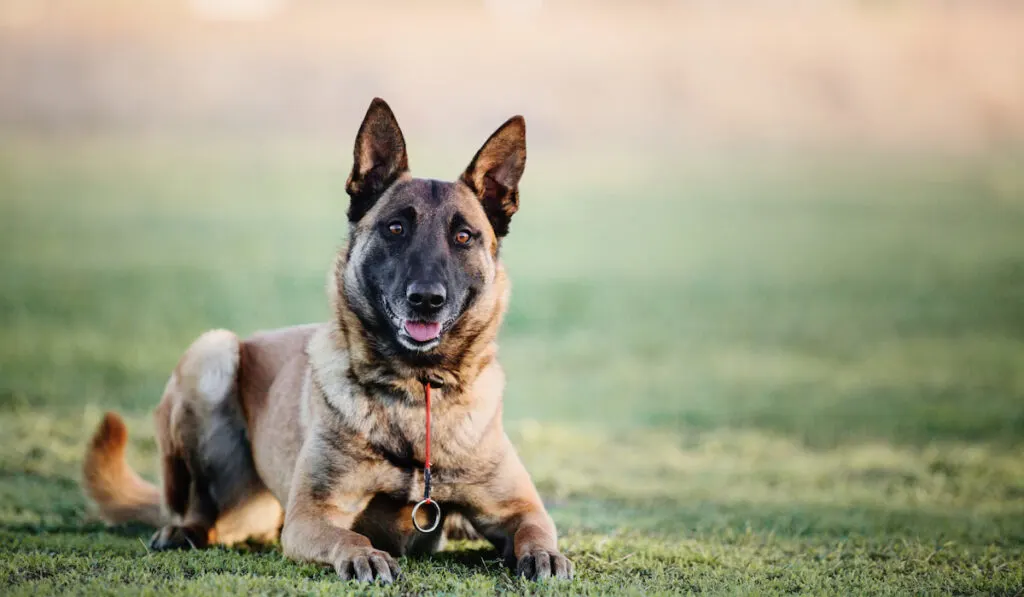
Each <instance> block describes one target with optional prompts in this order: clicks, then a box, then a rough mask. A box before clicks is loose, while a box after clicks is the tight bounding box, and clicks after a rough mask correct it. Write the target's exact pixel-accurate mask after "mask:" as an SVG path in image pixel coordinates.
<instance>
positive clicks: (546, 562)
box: [516, 549, 573, 580]
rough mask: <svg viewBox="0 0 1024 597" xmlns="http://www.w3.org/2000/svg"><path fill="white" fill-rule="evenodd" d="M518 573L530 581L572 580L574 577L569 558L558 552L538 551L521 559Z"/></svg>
mask: <svg viewBox="0 0 1024 597" xmlns="http://www.w3.org/2000/svg"><path fill="white" fill-rule="evenodd" d="M516 573H517V574H519V576H523V577H526V578H527V579H529V580H544V579H545V578H551V577H555V578H559V579H563V580H570V579H572V576H573V565H572V562H571V561H569V558H567V557H565V556H563V555H562V554H560V553H558V552H557V551H545V550H543V549H538V550H535V551H531V552H530V553H528V554H526V555H525V556H523V557H521V558H519V561H518V562H517V563H516Z"/></svg>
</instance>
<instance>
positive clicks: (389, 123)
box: [345, 97, 409, 223]
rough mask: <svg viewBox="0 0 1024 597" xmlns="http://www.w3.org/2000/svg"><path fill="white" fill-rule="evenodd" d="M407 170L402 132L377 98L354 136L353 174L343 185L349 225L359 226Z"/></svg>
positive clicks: (388, 110) (406, 157)
mask: <svg viewBox="0 0 1024 597" xmlns="http://www.w3.org/2000/svg"><path fill="white" fill-rule="evenodd" d="M408 170H409V156H408V155H407V154H406V152H405V138H404V137H402V129H400V128H399V127H398V121H397V120H396V119H395V114H394V112H392V111H391V108H390V107H388V104H387V102H385V101H384V100H382V99H380V98H379V97H376V98H374V99H373V101H372V102H370V108H369V109H368V110H367V111H366V116H365V117H364V118H363V124H362V125H360V126H359V133H358V134H356V147H355V152H354V154H353V163H352V173H351V174H349V176H348V182H347V183H345V190H346V191H347V192H348V196H349V197H350V201H349V205H348V221H349V222H352V223H355V222H358V221H359V220H360V218H362V217H363V216H364V215H366V212H368V211H370V208H371V207H373V204H374V203H376V201H377V199H379V198H380V196H381V194H382V193H383V192H384V191H385V190H387V188H388V187H389V186H391V183H393V182H395V179H397V178H398V177H399V176H400V175H401V174H402V173H404V172H407V171H408Z"/></svg>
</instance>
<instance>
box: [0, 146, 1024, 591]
mask: <svg viewBox="0 0 1024 597" xmlns="http://www.w3.org/2000/svg"><path fill="white" fill-rule="evenodd" d="M342 149H343V148H339V149H338V150H337V151H333V152H325V151H319V150H316V149H315V148H301V147H298V148H296V147H291V148H270V149H252V148H245V149H243V148H240V147H233V146H231V145H210V146H193V145H180V146H176V145H173V144H164V145H152V144H148V145H147V144H138V145H136V144H131V143H118V142H100V143H82V142H75V143H64V144H60V143H57V142H53V141H49V142H41V141H33V140H28V139H21V140H16V141H15V140H8V142H6V144H4V145H3V146H0V437H3V438H4V440H3V442H0V593H3V594H12V595H49V594H68V593H90V594H92V593H105V594H125V595H136V594H170V593H189V594H204V595H205V594H219V593H223V594H228V593H231V594H237V593H275V594H282V593H287V594H294V593H301V594H311V593H344V592H367V593H373V594H409V593H414V594H415V593H422V594H428V593H430V594H432V593H448V594H477V593H485V594H493V593H502V592H513V593H516V592H536V593H543V594H547V593H558V594H563V593H571V594H581V593H633V594H658V593H662V594H669V593H671V594H676V593H685V592H700V593H726V594H733V593H757V594H763V593H769V594H773V593H809V594H823V593H839V594H867V593H873V594H877V593H926V594H997V595H1015V594H1019V592H1020V591H1021V590H1024V170H1022V169H1021V168H1020V167H1019V164H1020V160H1019V155H1014V156H1007V157H1002V158H990V159H985V160H972V161H967V160H963V161H954V160H950V159H940V158H935V159H930V160H927V159H918V160H914V161H911V160H908V159H902V160H881V159H877V160H874V159H866V158H859V159H855V160H852V161H849V162H844V161H841V160H836V159H826V158H819V159H816V160H814V161H811V162H806V163H799V162H785V161H782V160H778V161H777V162H770V163H764V162H763V160H761V161H760V162H758V161H756V160H755V161H753V162H754V163H755V165H754V166H751V165H750V162H751V160H745V159H739V158H737V159H735V160H732V161H730V162H728V163H723V162H714V161H710V160H704V161H697V160H691V159H689V158H685V157H680V158H679V160H678V162H679V163H676V164H665V163H660V164H647V165H645V164H643V162H642V161H640V160H633V161H629V160H616V162H615V164H614V167H605V166H606V164H601V163H594V164H588V163H587V162H586V160H584V159H579V160H577V162H576V164H575V165H568V166H566V165H564V159H563V157H562V156H557V155H547V156H546V155H544V154H543V153H542V152H536V153H535V154H534V155H532V156H531V169H530V170H529V171H528V173H527V180H526V183H525V186H524V189H523V206H522V211H521V213H520V214H519V215H517V216H516V219H515V221H514V222H513V227H512V234H511V236H510V237H509V240H508V242H507V243H506V246H505V249H504V251H505V258H506V262H507V264H508V266H509V269H510V271H511V274H512V278H513V288H514V290H513V300H512V306H511V309H510V312H509V314H508V319H507V324H506V327H505V329H504V331H503V333H502V345H501V346H502V360H503V363H504V364H505V367H506V370H507V372H508V377H509V386H508V391H507V394H506V405H507V406H506V420H507V424H508V427H509V429H510V434H511V435H512V437H513V440H514V441H515V443H516V445H517V446H518V447H519V449H520V451H521V453H522V455H523V457H524V459H525V461H526V463H527V465H528V467H529V469H530V470H531V472H532V474H533V476H534V479H535V481H536V483H537V485H538V487H539V488H540V490H541V492H542V494H543V496H544V498H545V500H546V501H547V503H548V505H549V507H550V510H551V513H552V515H553V516H554V518H555V520H556V522H557V523H558V526H559V528H560V531H561V533H562V536H563V539H562V545H563V547H564V549H565V551H567V553H568V554H569V555H570V556H571V557H572V558H573V559H574V560H575V561H576V564H577V571H578V578H577V580H576V581H574V583H573V584H571V585H557V584H544V585H532V584H529V583H524V582H522V581H520V580H518V579H515V578H513V577H511V576H510V575H509V574H508V573H507V572H505V571H504V570H503V569H502V568H501V567H500V566H499V565H498V563H497V560H496V556H495V554H493V553H491V552H490V551H488V550H487V549H486V546H485V545H483V544H480V543H469V544H465V543H463V544H456V545H454V546H452V547H451V548H450V549H449V550H448V551H446V552H445V553H443V554H441V555H440V556H438V557H435V558H430V559H422V560H411V561H405V562H403V566H404V569H405V572H406V575H405V577H404V579H403V580H402V581H401V582H399V583H398V584H396V585H394V586H393V587H390V588H379V587H374V588H367V587H361V586H357V585H348V584H345V583H343V582H342V581H339V580H338V579H336V578H335V576H334V574H333V572H331V571H329V570H324V569H320V568H317V567H315V566H309V565H298V564H295V563H292V562H290V561H288V560H285V559H284V558H283V557H282V556H281V553H280V550H279V549H278V548H276V547H270V548H261V547H258V546H249V547H243V548H237V549H223V548H218V549H212V550H207V551H196V552H189V553H149V552H147V550H146V548H145V540H146V538H147V537H148V534H149V532H150V531H149V530H148V529H144V528H137V527H128V528H121V529H106V528H104V527H103V525H101V524H99V523H98V522H96V521H95V519H94V518H93V517H92V516H91V513H90V510H89V508H88V506H87V504H86V502H85V500H84V499H83V497H82V496H81V493H80V491H79V489H78V488H77V478H78V467H79V464H80V462H79V459H80V456H81V453H82V449H83V445H84V442H85V440H86V437H87V435H88V433H89V431H90V430H91V427H92V426H93V425H94V424H95V423H96V422H97V421H98V420H99V417H100V414H101V413H102V411H103V410H104V409H106V408H117V409H120V410H122V411H124V412H125V413H126V414H127V415H128V417H129V422H130V427H131V430H132V433H133V439H132V446H131V459H132V462H133V464H134V465H135V466H137V467H138V468H139V469H140V470H141V471H143V472H144V473H145V474H147V475H148V476H150V477H151V478H155V466H154V465H155V455H156V446H155V443H154V441H153V435H152V427H151V423H150V419H149V411H150V409H151V408H152V406H153V405H154V404H155V402H156V400H157V399H158V397H159V393H160V391H161V389H162V387H163V384H164V382H165V381H166V375H167V374H168V372H169V371H170V369H171V368H172V367H173V365H174V363H175V362H176V359H177V358H178V356H179V354H180V352H181V350H183V348H184V347H185V346H187V344H188V343H189V342H190V340H191V339H192V338H193V337H194V336H195V335H197V334H198V333H200V332H201V331H202V330H204V329H205V328H208V327H212V326H223V327H230V328H233V329H235V330H237V331H239V332H241V333H248V332H252V331H254V330H257V329H261V328H268V327H274V326H280V325H287V324H292V323H299V322H305V321H311V320H318V319H322V318H323V317H325V316H326V313H327V308H326V303H325V298H324V293H323V286H324V279H325V272H326V269H327V266H328V264H329V263H330V259H331V255H332V252H333V250H334V249H335V248H336V247H337V246H338V245H339V243H340V242H341V241H342V237H343V235H344V229H345V225H344V215H343V214H344V209H345V200H344V196H343V192H342V188H343V183H344V178H345V167H346V163H345V160H344V158H343V157H342V156H344V154H345V152H344V151H342ZM420 155H428V152H426V151H422V150H421V151H419V152H416V150H415V149H414V150H413V157H414V162H413V163H414V166H415V165H416V164H420V163H421V160H422V163H424V164H426V166H425V167H424V168H423V169H420V170H417V172H419V173H422V174H433V175H438V176H446V177H450V176H452V175H454V174H456V173H457V171H458V167H459V166H461V165H462V164H463V162H464V159H463V158H468V154H467V155H466V156H461V154H458V155H457V156H456V158H453V159H451V160H448V159H447V157H446V156H447V155H448V154H447V153H445V152H440V156H441V157H437V156H435V157H433V158H426V157H424V158H419V157H417V156H420ZM428 159H433V160H434V161H433V162H428V161H426V160H428Z"/></svg>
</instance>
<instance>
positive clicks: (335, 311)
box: [328, 251, 508, 400]
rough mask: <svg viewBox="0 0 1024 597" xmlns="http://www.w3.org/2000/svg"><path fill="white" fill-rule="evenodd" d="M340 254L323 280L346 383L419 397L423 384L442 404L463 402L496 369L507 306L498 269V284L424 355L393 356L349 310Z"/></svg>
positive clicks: (504, 285) (502, 275)
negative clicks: (343, 358)
mask: <svg viewBox="0 0 1024 597" xmlns="http://www.w3.org/2000/svg"><path fill="white" fill-rule="evenodd" d="M345 253H346V252H345V251H341V252H340V254H339V256H338V258H337V260H336V261H335V264H334V267H333V268H332V270H331V274H330V276H329V279H328V294H329V298H330V303H331V312H332V316H333V321H332V322H331V323H332V327H334V330H335V333H334V334H332V336H334V342H335V343H336V348H337V349H338V350H340V351H344V352H345V353H346V354H347V357H348V358H347V370H346V372H345V375H346V377H347V378H348V380H349V382H350V383H353V384H355V385H357V386H360V387H361V388H362V389H363V390H364V391H365V393H367V394H368V395H377V394H388V395H402V396H410V397H416V396H422V395H423V386H424V384H425V383H427V382H428V381H429V382H430V383H431V385H432V386H433V387H435V388H437V387H440V388H443V395H444V396H445V398H446V400H449V399H452V400H458V399H460V398H464V399H466V400H471V399H472V398H473V397H472V396H469V395H467V394H468V390H469V389H470V388H472V387H473V384H474V382H475V381H476V380H477V378H478V377H479V376H480V375H481V373H482V372H483V371H484V370H485V369H486V368H487V367H489V366H492V365H493V364H495V363H496V358H497V345H496V339H497V335H498V329H499V327H500V325H501V320H502V319H503V316H504V313H505V307H506V304H507V302H508V288H507V287H508V284H507V278H506V276H505V271H504V268H502V267H501V266H500V264H499V267H498V268H497V270H498V273H497V280H496V281H495V283H494V284H493V285H492V288H491V290H490V291H489V292H488V293H486V294H484V295H482V296H480V297H479V298H478V301H480V304H477V305H475V306H474V307H471V308H470V309H469V311H470V312H467V313H465V314H463V316H462V318H461V319H460V320H459V321H458V322H456V324H455V326H454V327H453V329H452V330H451V331H450V332H448V334H447V335H446V337H445V338H444V339H443V340H442V342H441V345H440V346H438V348H436V349H434V351H432V352H431V354H428V355H422V356H420V355H412V356H411V357H410V356H408V355H401V354H394V353H392V352H390V351H389V350H388V349H387V348H386V347H382V346H380V345H379V343H378V342H375V341H374V340H372V339H370V338H368V337H367V333H366V327H365V325H364V322H363V321H362V320H360V318H359V316H358V315H357V314H356V312H355V311H354V310H353V309H352V308H351V307H350V305H349V303H348V300H347V298H346V293H345V288H344V284H345V277H344V272H345V267H346V259H345Z"/></svg>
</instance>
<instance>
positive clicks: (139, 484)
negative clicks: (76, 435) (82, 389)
mask: <svg viewBox="0 0 1024 597" xmlns="http://www.w3.org/2000/svg"><path fill="white" fill-rule="evenodd" d="M127 443H128V428H127V427H125V424H124V420H122V419H121V417H120V416H119V415H117V413H112V412H109V413H107V414H106V415H104V417H103V422H102V423H100V426H99V428H97V429H96V433H95V434H93V436H92V441H91V442H90V443H89V447H88V448H87V449H86V452H85V463H84V464H83V466H82V486H83V488H84V489H85V493H86V495H88V496H89V498H91V499H92V501H94V502H96V505H97V506H99V510H100V517H101V518H102V519H103V520H104V521H106V522H107V523H109V524H118V523H123V522H142V523H145V524H148V525H152V526H156V527H159V526H163V525H164V524H166V523H167V517H166V516H165V515H164V513H163V511H162V508H161V506H160V490H159V489H158V488H157V487H156V486H155V485H153V484H152V483H149V482H148V481H146V480H145V479H143V478H142V477H140V476H139V475H138V474H136V472H135V471H133V470H132V468H131V467H130V466H128V462H127V461H125V458H124V449H125V445H126V444H127Z"/></svg>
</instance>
